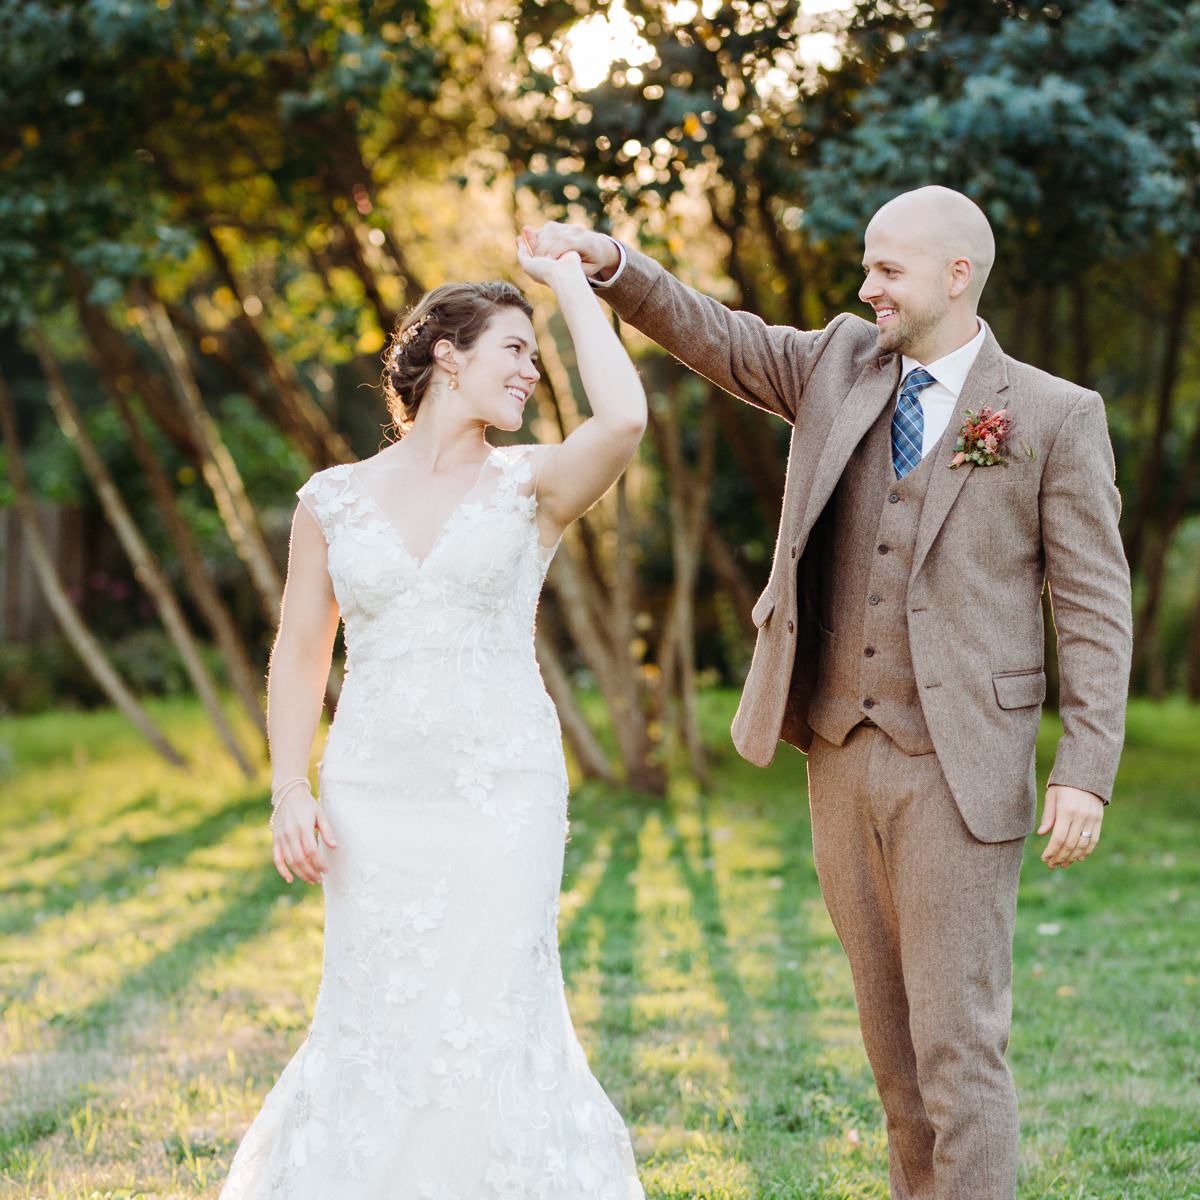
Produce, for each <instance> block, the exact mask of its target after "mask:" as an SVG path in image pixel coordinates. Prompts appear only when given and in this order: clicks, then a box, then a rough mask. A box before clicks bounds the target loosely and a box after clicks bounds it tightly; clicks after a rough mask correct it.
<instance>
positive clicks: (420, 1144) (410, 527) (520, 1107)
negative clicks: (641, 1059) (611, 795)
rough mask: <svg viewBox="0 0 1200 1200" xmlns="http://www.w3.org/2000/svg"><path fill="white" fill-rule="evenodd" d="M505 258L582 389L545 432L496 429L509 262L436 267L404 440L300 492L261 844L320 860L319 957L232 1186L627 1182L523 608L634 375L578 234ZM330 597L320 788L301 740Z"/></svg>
mask: <svg viewBox="0 0 1200 1200" xmlns="http://www.w3.org/2000/svg"><path fill="white" fill-rule="evenodd" d="M518 257H519V260H520V263H521V266H522V267H523V268H524V269H525V271H526V272H527V273H528V274H529V275H530V276H531V277H532V278H533V279H534V280H535V281H537V282H540V283H544V284H546V285H548V286H549V287H550V288H552V289H553V291H554V293H555V296H556V298H557V300H558V303H559V306H560V309H561V312H562V317H563V320H564V321H565V323H566V325H567V328H568V330H569V332H570V334H571V337H572V339H573V340H574V343H575V350H576V361H577V363H578V367H579V373H580V377H581V379H582V380H583V384H584V388H585V391H586V393H587V397H588V400H589V402H590V404H591V408H592V416H591V417H590V418H589V419H588V420H587V421H585V422H583V423H582V424H581V425H580V426H579V427H578V428H576V429H575V430H574V432H572V434H571V435H570V437H568V438H567V439H566V440H565V441H564V442H563V443H562V444H561V445H557V446H529V445H520V446H503V447H501V446H492V445H490V444H489V443H488V442H487V440H486V437H485V433H486V431H487V429H488V427H489V426H495V427H496V428H498V429H502V430H504V431H506V432H508V433H514V432H516V431H517V430H519V429H520V427H521V423H522V415H523V410H524V407H525V403H526V401H527V400H528V398H529V395H530V393H531V392H532V390H533V387H534V385H535V384H536V383H537V380H538V377H539V375H538V367H537V348H536V345H535V338H534V330H533V325H532V323H531V322H530V319H529V317H530V313H531V311H532V310H531V308H530V305H529V303H528V302H527V301H526V300H525V298H524V296H523V295H522V294H521V293H520V292H519V291H518V290H517V289H516V288H515V287H513V286H512V285H510V284H506V283H484V284H473V283H459V284H449V285H446V286H444V287H441V288H438V289H436V290H435V291H433V292H430V293H429V294H428V295H427V296H425V297H424V298H423V299H422V300H421V301H420V303H419V304H418V305H417V306H416V308H414V309H413V311H412V312H411V313H410V314H409V315H408V316H407V317H406V318H405V319H404V320H403V321H402V323H401V325H400V327H399V329H398V330H397V333H396V336H395V339H394V341H393V344H392V346H391V348H390V349H389V350H388V352H387V355H386V356H385V366H386V371H385V387H386V390H387V393H388V398H389V401H390V403H391V406H392V410H393V415H394V417H395V418H396V419H397V424H398V425H399V426H400V427H401V429H402V436H401V438H400V439H399V440H398V441H397V442H396V443H395V444H393V445H391V446H389V447H387V448H386V449H384V450H383V451H381V452H380V453H379V454H376V455H374V456H372V457H371V458H369V459H367V460H365V461H364V462H360V463H343V464H339V465H338V466H334V467H330V468H328V469H326V470H324V471H318V472H317V473H316V474H315V475H314V476H313V477H312V478H311V479H309V480H308V482H307V483H305V484H304V486H303V487H302V488H301V489H300V491H299V497H300V501H301V503H300V505H299V506H298V508H297V510H296V515H295V519H294V523H293V529H292V545H291V552H290V556H289V563H288V578H287V586H286V589H285V591H284V600H283V611H282V615H281V618H280V627H279V636H278V639H277V641H276V645H275V650H274V653H273V655H272V659H271V670H270V675H269V679H268V709H269V720H268V725H269V732H270V743H271V765H272V778H273V782H274V785H275V786H274V792H273V795H272V801H273V805H274V815H273V817H272V826H273V828H274V847H273V857H274V862H275V867H276V869H277V870H278V872H279V874H280V875H282V876H283V878H284V879H285V880H286V881H287V882H288V883H292V882H294V881H295V879H296V878H297V877H299V878H300V879H302V880H304V881H305V882H307V883H313V884H316V883H320V884H322V885H323V888H324V896H325V954H324V968H325V969H324V974H323V977H322V984H321V988H320V991H319V993H318V999H317V1004H316V1009H315V1012H314V1014H313V1020H312V1025H311V1027H310V1029H309V1033H308V1037H307V1039H306V1041H305V1042H304V1044H303V1045H302V1046H301V1047H300V1049H299V1050H298V1051H297V1052H296V1054H295V1056H294V1058H293V1059H292V1061H291V1062H290V1063H289V1065H288V1066H287V1068H286V1069H285V1070H284V1072H283V1074H282V1075H281V1076H280V1078H279V1080H278V1082H277V1083H276V1085H275V1087H274V1088H273V1089H272V1090H271V1092H270V1093H269V1094H268V1096H267V1097H266V1100H265V1102H264V1104H263V1107H262V1110H261V1111H260V1113H259V1115H258V1117H257V1118H256V1119H255V1121H254V1122H253V1124H252V1125H251V1126H250V1129H249V1130H248V1132H247V1133H246V1136H245V1138H244V1140H243V1141H242V1144H241V1146H240V1148H239V1150H238V1152H237V1155H236V1157H235V1159H234V1162H233V1166H232V1168H231V1170H230V1175H229V1179H228V1181H227V1183H226V1185H225V1190H224V1191H223V1193H222V1195H223V1197H224V1198H225V1200H267V1197H276V1198H279V1200H282V1198H283V1197H287V1200H316V1198H318V1197H327V1196H354V1197H356V1198H357V1200H385V1198H388V1197H393V1196H397V1195H403V1196H405V1197H412V1198H413V1200H502V1198H504V1197H511V1196H515V1195H520V1196H534V1195H537V1196H542V1197H545V1198H546V1200H569V1198H570V1200H573V1198H574V1197H580V1196H585V1195H590V1196H604V1197H605V1198H606V1200H608V1198H611V1200H641V1197H642V1189H641V1185H640V1184H639V1183H638V1178H637V1172H636V1170H635V1167H634V1161H633V1153H632V1149H631V1147H630V1141H629V1136H628V1134H627V1133H626V1131H625V1127H624V1124H623V1123H622V1121H621V1118H620V1116H619V1115H618V1113H617V1111H616V1109H615V1108H614V1107H613V1105H612V1104H611V1103H610V1101H609V1099H608V1097H607V1096H606V1095H605V1093H604V1091H603V1090H602V1089H601V1087H600V1084H599V1083H598V1082H597V1081H596V1079H595V1078H594V1077H593V1075H592V1074H591V1071H590V1069H589V1067H588V1064H587V1060H586V1058H585V1057H584V1055H583V1051H582V1050H581V1049H580V1046H579V1043H578V1042H577V1041H576V1038H575V1032H574V1029H573V1027H572V1025H571V1021H570V1018H569V1016H568V1015H567V1011H566V1008H565V1006H564V1004H563V980H562V968H561V966H560V964H559V957H558V944H557V931H556V924H555V919H556V915H557V897H558V892H559V889H560V887H561V883H562V866H563V852H564V843H565V840H566V817H567V777H566V765H565V762H564V760H563V751H562V737H561V732H560V729H559V725H558V720H557V716H556V713H555V709H554V705H553V703H552V702H551V700H550V697H549V695H548V694H547V692H546V689H545V687H544V686H543V683H542V678H541V675H540V674H539V671H538V664H537V660H536V658H535V656H534V617H535V613H536V609H537V602H538V596H539V593H540V591H541V587H542V582H543V580H544V578H545V574H546V570H547V568H548V566H549V564H550V560H551V559H552V558H553V556H554V552H555V549H556V547H557V543H558V539H559V538H560V537H561V536H562V532H563V530H564V529H565V527H566V526H567V525H569V524H570V523H571V521H573V520H574V519H575V518H576V517H578V516H579V515H580V514H581V513H582V512H583V511H584V510H585V509H587V508H588V507H589V506H590V505H591V504H592V503H593V502H594V501H595V500H597V499H598V498H599V497H600V495H601V494H602V493H603V492H604V491H606V490H607V489H608V487H609V486H610V485H611V484H612V483H613V482H614V481H615V480H616V478H617V476H618V475H619V474H620V473H621V471H622V470H623V469H624V467H625V464H626V463H627V462H628V460H629V458H630V457H631V455H632V454H633V452H634V450H635V449H636V447H637V444H638V440H639V439H640V437H641V434H642V430H643V429H644V427H645V423H646V399H645V394H644V392H643V391H642V387H641V384H640V382H639V381H638V377H637V373H636V371H635V370H634V368H633V364H632V363H631V362H630V361H629V358H628V356H627V355H626V354H625V352H624V350H623V349H622V347H621V344H620V342H619V341H618V339H617V336H616V334H615V333H614V331H613V330H612V328H611V326H610V325H609V323H608V321H607V320H606V319H605V316H604V314H603V312H602V311H601V309H600V306H599V304H598V302H597V300H596V298H595V297H594V296H593V295H592V293H591V288H590V287H589V285H588V282H587V279H586V278H585V276H584V274H583V270H582V267H581V263H580V259H579V256H578V255H577V254H565V255H561V256H559V257H558V258H556V259H550V258H546V257H538V256H536V255H534V254H533V253H532V252H531V250H530V247H529V245H528V244H527V243H525V242H522V243H521V244H520V245H519V246H518ZM339 619H342V620H344V621H345V629H346V673H345V680H344V683H343V687H342V690H341V694H340V697H339V701H338V707H337V714H336V716H335V719H334V721H333V725H332V727H331V729H330V733H329V738H328V741H327V743H326V747H325V753H324V757H323V758H322V760H321V764H320V767H319V769H318V779H319V782H320V800H319V802H318V799H317V797H315V796H314V795H313V794H312V793H311V792H310V790H309V786H308V777H307V773H306V771H305V765H306V764H307V762H308V759H309V752H310V749H311V745H312V740H313V736H314V734H315V732H316V728H317V724H318V719H319V716H320V711H321V704H322V697H323V694H324V689H325V681H326V679H327V677H328V673H329V666H330V659H331V654H332V649H333V641H334V635H335V632H336V630H337V626H338V622H339Z"/></svg>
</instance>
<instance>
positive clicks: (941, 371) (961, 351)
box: [900, 317, 987, 400]
mask: <svg viewBox="0 0 1200 1200" xmlns="http://www.w3.org/2000/svg"><path fill="white" fill-rule="evenodd" d="M976 320H978V321H979V331H978V332H977V333H976V334H975V336H974V337H973V338H972V339H971V340H970V341H969V342H968V343H967V344H966V345H965V346H959V348H958V349H957V350H952V351H951V352H950V353H949V354H946V355H943V356H942V357H941V358H939V359H937V360H936V361H934V362H931V363H920V362H917V360H916V359H915V358H909V357H908V355H907V354H905V355H903V356H902V357H903V361H902V365H901V368H900V378H901V379H904V378H906V377H907V375H908V373H909V371H912V370H914V369H915V368H917V367H924V368H925V370H926V371H928V372H929V373H930V375H932V376H933V378H934V380H935V381H936V382H937V383H940V384H941V385H942V387H944V388H945V389H946V391H948V392H949V393H950V394H951V395H952V396H953V397H954V398H955V400H957V399H958V396H959V393H960V392H961V391H962V389H963V384H964V383H966V381H967V375H968V374H969V373H970V371H971V368H972V367H973V366H974V365H975V360H976V359H977V358H978V357H979V351H980V350H982V349H983V339H984V338H985V337H986V336H987V325H986V324H985V322H984V321H983V320H982V319H980V318H978V317H977V318H976Z"/></svg>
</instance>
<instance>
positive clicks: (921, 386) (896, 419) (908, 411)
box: [892, 367, 934, 479]
mask: <svg viewBox="0 0 1200 1200" xmlns="http://www.w3.org/2000/svg"><path fill="white" fill-rule="evenodd" d="M933 382H934V378H933V376H932V375H930V373H929V372H928V371H927V370H925V368H924V367H914V368H913V369H912V370H911V371H909V373H908V374H907V375H905V377H904V378H903V380H901V382H900V395H899V396H898V397H897V398H896V411H895V413H894V414H893V416H892V466H893V467H895V469H896V478H897V479H903V478H904V477H905V475H907V474H908V473H909V471H911V470H912V469H913V467H915V466H916V465H917V464H918V463H919V462H920V461H921V440H922V438H923V437H924V436H925V410H924V409H923V408H922V407H921V393H922V392H923V391H924V390H925V389H926V388H927V387H928V386H929V385H930V384H931V383H933Z"/></svg>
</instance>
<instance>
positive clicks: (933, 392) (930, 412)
mask: <svg viewBox="0 0 1200 1200" xmlns="http://www.w3.org/2000/svg"><path fill="white" fill-rule="evenodd" d="M614 278H615V276H614ZM976 319H977V320H978V318H976ZM986 332H987V326H986V325H985V324H984V323H983V322H982V321H980V322H979V331H978V332H977V333H976V334H975V336H974V337H973V338H972V339H971V340H970V341H969V342H968V343H967V344H966V345H965V346H959V348H958V349H957V350H952V351H951V352H950V353H949V354H947V355H944V356H943V357H942V358H939V359H937V360H936V361H934V362H931V363H920V362H917V360H916V359H915V358H909V357H908V355H907V354H905V355H903V356H902V364H901V367H900V382H901V383H903V382H904V380H905V379H906V378H907V376H908V373H909V371H913V370H916V368H917V367H924V368H925V370H927V371H928V372H929V373H930V375H932V376H933V379H934V382H933V383H931V384H930V385H929V386H928V387H927V388H925V390H924V391H923V392H921V394H920V396H919V397H918V399H919V400H920V401H921V409H922V411H923V412H924V413H925V435H924V437H922V438H921V457H922V458H924V457H925V455H927V454H928V453H929V452H930V450H932V449H933V448H934V446H936V445H937V444H938V439H939V438H940V437H941V436H942V434H943V433H945V432H946V426H947V425H949V424H950V417H951V415H952V414H953V412H954V406H955V405H956V404H957V403H958V397H959V394H960V393H961V392H962V390H963V384H964V383H966V381H967V374H968V373H969V372H970V370H971V368H972V367H973V366H974V365H975V360H976V359H977V358H978V357H979V351H980V350H981V349H982V347H983V337H984V334H985V333H986Z"/></svg>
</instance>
